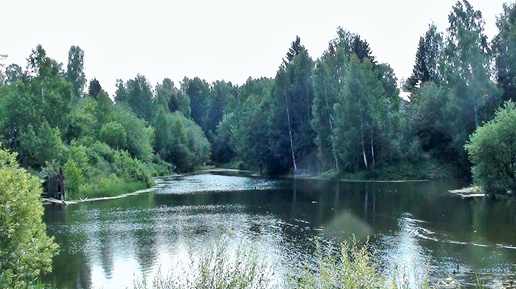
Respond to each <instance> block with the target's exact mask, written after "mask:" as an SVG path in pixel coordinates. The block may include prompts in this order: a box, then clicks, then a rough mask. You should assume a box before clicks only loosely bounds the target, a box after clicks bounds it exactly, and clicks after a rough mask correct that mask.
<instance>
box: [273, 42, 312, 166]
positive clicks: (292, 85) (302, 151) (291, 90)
mask: <svg viewBox="0 0 516 289" xmlns="http://www.w3.org/2000/svg"><path fill="white" fill-rule="evenodd" d="M313 67H314V62H313V60H312V59H311V58H310V56H309V54H308V51H307V50H306V48H305V47H304V46H302V45H300V39H299V37H297V38H296V40H295V41H293V42H292V44H291V48H290V49H289V51H288V53H287V55H286V58H285V59H284V60H283V64H282V66H281V67H280V68H279V70H278V72H277V73H276V77H275V82H274V87H273V90H272V94H271V96H272V97H271V115H270V117H271V118H270V123H269V125H270V133H269V140H270V147H271V152H272V158H271V159H270V162H269V166H268V167H269V168H268V171H269V172H270V173H284V172H286V171H288V170H293V171H294V172H295V171H297V170H298V165H301V166H302V167H304V168H307V167H309V166H311V165H313V163H312V162H311V160H310V159H309V158H310V156H311V155H312V154H313V155H315V150H316V148H315V144H314V142H313V139H314V137H315V132H314V131H313V128H312V126H311V125H310V121H311V119H312V102H313V98H314V91H313V83H312V71H313Z"/></svg>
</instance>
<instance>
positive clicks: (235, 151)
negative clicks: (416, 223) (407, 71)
mask: <svg viewBox="0 0 516 289" xmlns="http://www.w3.org/2000/svg"><path fill="white" fill-rule="evenodd" d="M503 8H504V10H503V13H502V14H501V15H499V17H498V20H497V27H498V30H499V32H498V34H497V35H496V37H495V38H494V39H493V40H492V41H491V42H489V41H488V39H487V37H486V35H485V33H484V19H483V16H482V13H481V12H480V11H478V10H475V9H474V8H473V7H472V5H471V4H470V3H469V2H468V1H467V0H462V1H458V2H457V3H456V4H455V5H454V6H453V7H452V10H451V12H450V13H449V17H448V19H449V26H448V28H447V29H446V31H445V32H440V31H438V30H437V27H436V26H435V25H433V24H430V25H429V27H428V30H427V31H426V32H425V33H424V34H423V35H422V36H421V38H420V40H419V43H418V49H417V54H416V56H415V64H414V69H413V73H412V75H411V76H410V77H409V78H408V79H406V80H402V81H399V80H398V79H397V78H396V76H395V74H394V71H393V69H392V68H391V67H390V66H389V65H388V64H385V63H378V61H377V60H376V58H375V56H374V54H373V52H372V50H371V48H370V46H369V44H368V42H367V41H366V40H365V39H363V38H362V37H361V36H360V35H357V34H354V33H352V32H350V31H347V30H345V29H343V28H338V29H337V33H336V37H335V38H334V39H332V40H330V41H329V43H328V48H327V49H326V50H325V51H324V52H323V53H322V55H321V56H320V57H319V58H317V59H313V58H312V57H311V56H310V55H309V53H308V51H307V49H306V48H305V47H304V46H303V44H302V43H301V39H300V38H299V37H296V39H295V40H294V41H293V42H292V44H291V46H290V48H289V49H288V51H287V53H286V55H285V57H284V58H283V59H282V60H281V64H280V65H279V67H278V70H277V72H276V75H275V76H274V77H273V78H266V77H263V78H256V79H253V78H249V79H248V80H247V81H246V82H245V83H244V84H242V85H234V84H232V83H231V82H226V81H215V82H212V83H208V82H206V81H205V80H202V79H200V78H197V77H195V78H184V79H183V80H182V81H180V82H179V83H178V84H177V85H176V83H174V82H173V81H171V80H170V79H164V80H163V81H162V82H161V83H157V84H155V85H154V86H153V85H151V84H150V83H149V81H148V80H147V78H146V77H145V76H143V75H137V76H136V77H135V78H134V79H129V80H126V81H124V80H117V82H116V87H117V90H116V92H115V94H114V95H113V96H112V98H110V97H109V96H108V95H107V93H106V92H105V91H104V90H103V89H102V86H101V84H100V83H99V82H98V81H97V80H96V79H92V80H90V81H89V83H88V85H87V80H86V77H85V74H84V70H83V68H84V51H83V50H82V49H81V48H80V47H78V46H72V47H71V48H70V51H69V55H68V63H67V65H66V67H65V66H64V65H63V64H60V63H58V62H56V61H55V60H53V59H51V58H50V57H48V56H47V55H46V51H45V50H44V49H43V47H41V46H40V45H38V46H37V47H36V48H35V49H34V50H33V51H32V53H31V55H30V56H29V57H28V58H27V65H26V67H25V68H22V67H21V66H19V65H17V64H11V65H8V66H7V67H5V69H4V73H2V75H1V77H2V84H1V85H0V129H1V130H0V132H1V134H0V141H1V142H2V146H3V148H5V149H7V150H10V151H14V152H17V154H18V161H19V163H20V164H21V166H23V167H25V168H29V169H30V170H32V171H34V172H37V173H39V174H42V175H45V174H49V173H51V172H54V171H56V170H57V169H58V168H59V167H64V172H65V176H66V177H67V179H68V180H69V182H68V183H69V184H70V185H71V187H70V188H71V189H72V191H76V192H77V193H80V192H85V191H87V190H89V191H91V190H93V191H95V190H97V191H100V190H102V188H106V187H109V186H110V185H113V184H119V183H124V182H137V183H143V184H145V183H147V184H149V183H151V176H152V175H156V174H166V173H170V172H171V171H176V172H184V171H191V170H193V169H195V168H197V167H199V166H202V165H205V164H214V165H228V164H229V165H231V166H233V167H237V168H244V169H252V170H259V171H261V172H263V173H265V174H269V175H281V174H288V173H298V174H300V173H305V172H308V173H321V172H328V171H330V172H332V173H334V174H339V175H347V176H358V177H363V178H399V177H403V178H431V177H440V176H443V175H444V176H449V174H450V173H452V174H454V175H455V176H465V175H468V174H469V169H470V167H471V163H470V161H469V159H468V156H467V153H466V151H465V149H464V145H465V144H466V143H467V141H468V139H469V136H470V134H471V133H473V132H474V131H475V130H476V129H477V128H478V127H479V126H481V125H482V124H483V123H484V122H487V121H489V120H490V119H492V118H493V117H494V115H495V114H494V113H495V110H496V109H497V108H498V107H500V106H501V105H502V103H503V102H504V101H507V100H512V99H514V98H515V97H516V81H515V79H516V78H515V75H516V56H515V55H516V36H514V35H516V33H514V31H515V19H516V8H515V5H514V4H510V5H509V4H505V5H504V7H503ZM400 83H401V84H400ZM86 86H87V88H86ZM400 90H404V91H406V92H408V93H409V99H408V100H406V99H402V98H400Z"/></svg>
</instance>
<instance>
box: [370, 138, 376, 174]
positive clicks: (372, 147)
mask: <svg viewBox="0 0 516 289" xmlns="http://www.w3.org/2000/svg"><path fill="white" fill-rule="evenodd" d="M370 145H371V160H372V162H373V168H375V167H376V160H375V156H374V134H373V130H372V129H371V139H370Z"/></svg>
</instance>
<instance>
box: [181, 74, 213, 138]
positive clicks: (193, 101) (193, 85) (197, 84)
mask: <svg viewBox="0 0 516 289" xmlns="http://www.w3.org/2000/svg"><path fill="white" fill-rule="evenodd" d="M181 91H183V92H184V93H185V94H186V95H187V96H188V98H189V99H190V109H191V117H192V120H193V121H195V123H197V124H198V125H199V126H200V127H201V128H202V129H203V131H204V132H208V123H207V117H208V114H207V112H208V111H209V108H210V102H209V101H210V100H209V96H210V85H209V84H208V83H207V82H206V81H205V80H201V79H200V78H198V77H195V78H193V79H189V78H186V77H185V78H184V79H183V81H182V82H181Z"/></svg>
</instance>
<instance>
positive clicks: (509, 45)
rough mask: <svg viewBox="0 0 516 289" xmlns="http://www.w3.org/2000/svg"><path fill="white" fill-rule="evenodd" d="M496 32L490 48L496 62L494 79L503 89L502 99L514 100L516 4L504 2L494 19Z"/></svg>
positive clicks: (515, 82)
mask: <svg viewBox="0 0 516 289" xmlns="http://www.w3.org/2000/svg"><path fill="white" fill-rule="evenodd" d="M496 26H497V27H498V31H499V32H498V34H497V35H496V36H495V38H494V39H493V43H492V49H493V50H494V58H495V63H496V79H497V81H498V84H499V86H500V88H501V89H502V90H503V100H504V101H506V100H509V99H512V100H513V101H516V69H515V67H516V66H515V65H516V4H515V3H505V4H504V5H503V12H502V13H501V14H500V15H499V17H498V18H497V21H496Z"/></svg>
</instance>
